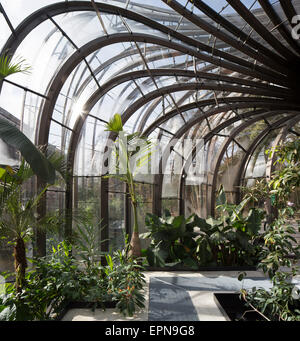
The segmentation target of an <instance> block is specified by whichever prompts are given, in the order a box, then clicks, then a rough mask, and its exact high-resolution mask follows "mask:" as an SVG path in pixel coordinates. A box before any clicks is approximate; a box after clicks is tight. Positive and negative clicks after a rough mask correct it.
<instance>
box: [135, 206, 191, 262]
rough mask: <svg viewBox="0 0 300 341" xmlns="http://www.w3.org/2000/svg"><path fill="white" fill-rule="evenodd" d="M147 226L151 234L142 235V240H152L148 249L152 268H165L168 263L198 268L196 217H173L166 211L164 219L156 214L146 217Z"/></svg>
mask: <svg viewBox="0 0 300 341" xmlns="http://www.w3.org/2000/svg"><path fill="white" fill-rule="evenodd" d="M145 224H146V227H147V229H148V230H149V232H147V233H144V234H141V235H140V237H141V238H145V239H146V238H150V239H151V244H150V247H149V248H148V249H147V260H148V263H149V264H150V265H151V266H164V265H165V264H166V263H183V264H185V265H188V266H189V267H192V268H197V261H196V258H195V251H196V248H197V244H196V242H195V240H194V239H193V238H194V237H196V236H197V233H195V232H194V231H193V230H194V227H195V226H196V225H195V215H192V216H191V217H189V218H188V219H185V218H184V216H177V217H172V216H171V214H170V212H169V211H167V210H166V211H165V216H164V217H163V218H160V217H157V216H156V215H154V214H150V213H148V214H147V215H146V219H145Z"/></svg>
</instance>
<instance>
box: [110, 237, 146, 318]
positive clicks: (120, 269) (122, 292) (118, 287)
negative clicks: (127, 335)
mask: <svg viewBox="0 0 300 341" xmlns="http://www.w3.org/2000/svg"><path fill="white" fill-rule="evenodd" d="M129 251H130V245H129V244H128V242H126V244H125V248H124V249H123V250H117V251H115V252H114V253H113V255H112V256H111V255H106V263H107V265H106V266H105V267H104V274H105V276H106V279H107V282H108V287H107V289H108V291H107V292H108V293H109V294H110V295H111V297H112V301H115V302H117V305H116V307H117V309H119V311H120V312H121V313H122V314H123V315H126V314H128V315H129V316H133V314H134V313H135V312H136V310H137V308H144V302H145V298H144V295H143V293H142V291H143V289H144V285H145V276H144V274H143V272H142V271H143V270H144V268H143V266H141V265H140V264H139V263H140V260H139V259H138V258H133V257H131V256H130V255H129Z"/></svg>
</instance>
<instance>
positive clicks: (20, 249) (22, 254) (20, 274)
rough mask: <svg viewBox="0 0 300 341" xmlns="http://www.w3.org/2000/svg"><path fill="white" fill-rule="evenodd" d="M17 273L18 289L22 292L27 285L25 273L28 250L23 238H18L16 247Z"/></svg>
mask: <svg viewBox="0 0 300 341" xmlns="http://www.w3.org/2000/svg"><path fill="white" fill-rule="evenodd" d="M14 259H15V272H16V284H15V285H16V289H17V291H18V292H20V291H21V290H22V288H23V286H24V284H25V272H26V268H27V260H26V248H25V243H24V240H23V239H22V238H20V237H19V238H17V241H16V245H15V247H14Z"/></svg>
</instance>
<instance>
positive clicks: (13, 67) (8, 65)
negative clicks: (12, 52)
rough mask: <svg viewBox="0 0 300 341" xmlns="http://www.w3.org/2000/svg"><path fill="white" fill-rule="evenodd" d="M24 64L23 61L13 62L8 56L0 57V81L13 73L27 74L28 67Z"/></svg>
mask: <svg viewBox="0 0 300 341" xmlns="http://www.w3.org/2000/svg"><path fill="white" fill-rule="evenodd" d="M25 63H26V61H25V59H21V58H19V59H16V60H15V61H14V62H13V61H12V58H11V57H9V56H8V55H6V54H3V55H0V80H1V79H4V78H6V77H8V76H9V75H12V74H15V73H20V72H22V73H29V70H30V66H28V65H26V64H25Z"/></svg>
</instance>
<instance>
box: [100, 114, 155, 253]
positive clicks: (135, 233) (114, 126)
mask: <svg viewBox="0 0 300 341" xmlns="http://www.w3.org/2000/svg"><path fill="white" fill-rule="evenodd" d="M106 131H111V132H113V133H115V134H118V138H117V140H116V142H115V148H114V152H115V165H116V169H115V173H116V174H109V175H107V176H106V177H108V178H109V177H112V178H116V179H118V180H120V181H122V182H125V183H126V184H127V186H128V192H129V197H130V201H131V206H132V211H133V227H132V236H131V241H130V246H131V249H130V255H131V256H133V257H140V256H141V244H140V237H139V226H138V218H137V208H138V198H137V194H136V191H135V182H134V176H135V171H137V170H138V169H139V168H140V167H141V166H142V165H143V164H145V163H146V162H148V160H149V157H150V155H151V150H150V149H151V142H150V141H149V140H147V139H145V138H143V137H142V136H141V134H140V133H133V134H128V133H126V132H125V131H124V129H123V124H122V119H121V116H120V115H118V114H115V115H114V117H113V118H112V119H111V120H110V121H109V122H108V123H107V125H106Z"/></svg>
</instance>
